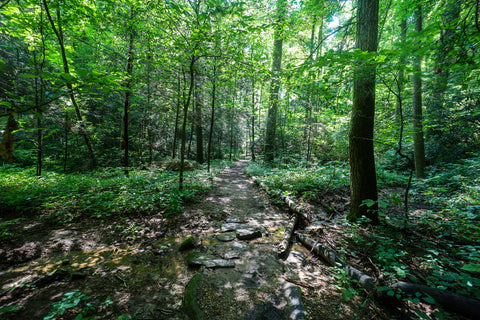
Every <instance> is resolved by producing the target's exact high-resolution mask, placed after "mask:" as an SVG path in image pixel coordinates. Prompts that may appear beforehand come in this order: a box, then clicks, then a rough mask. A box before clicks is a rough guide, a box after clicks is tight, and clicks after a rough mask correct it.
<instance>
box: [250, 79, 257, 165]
mask: <svg viewBox="0 0 480 320" xmlns="http://www.w3.org/2000/svg"><path fill="white" fill-rule="evenodd" d="M250 152H251V153H252V161H255V160H256V159H255V80H254V79H253V78H252V138H251V143H250Z"/></svg>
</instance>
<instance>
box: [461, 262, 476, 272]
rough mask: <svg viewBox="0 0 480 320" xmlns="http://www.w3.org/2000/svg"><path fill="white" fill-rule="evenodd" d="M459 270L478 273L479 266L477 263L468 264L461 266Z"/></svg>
mask: <svg viewBox="0 0 480 320" xmlns="http://www.w3.org/2000/svg"><path fill="white" fill-rule="evenodd" d="M460 269H462V270H465V271H470V272H480V264H479V263H468V264H465V265H463V266H462V267H461V268H460Z"/></svg>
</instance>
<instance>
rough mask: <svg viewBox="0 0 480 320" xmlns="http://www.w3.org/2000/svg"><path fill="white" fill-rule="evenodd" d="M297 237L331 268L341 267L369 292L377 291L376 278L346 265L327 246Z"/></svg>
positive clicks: (298, 235)
mask: <svg viewBox="0 0 480 320" xmlns="http://www.w3.org/2000/svg"><path fill="white" fill-rule="evenodd" d="M296 236H297V239H298V241H300V243H301V244H303V245H304V246H305V247H306V248H307V249H309V250H312V251H313V253H315V254H317V255H319V256H321V257H322V258H323V259H324V260H325V261H326V262H327V263H328V264H330V265H331V266H336V265H339V266H340V267H342V268H343V269H345V271H347V275H348V276H350V277H351V278H352V279H354V280H357V281H358V283H359V284H360V285H361V286H362V287H363V288H364V289H365V290H366V291H368V292H372V291H375V288H376V282H377V280H376V279H375V278H372V277H370V276H368V275H366V274H364V273H363V272H361V271H360V270H358V269H356V268H354V267H352V266H351V265H349V264H346V263H344V262H343V261H342V260H340V258H338V256H337V255H336V254H335V252H333V251H332V250H330V249H329V248H327V247H326V246H324V245H322V244H321V243H319V242H317V241H315V240H313V239H312V238H309V237H307V236H306V235H304V234H302V233H300V232H296Z"/></svg>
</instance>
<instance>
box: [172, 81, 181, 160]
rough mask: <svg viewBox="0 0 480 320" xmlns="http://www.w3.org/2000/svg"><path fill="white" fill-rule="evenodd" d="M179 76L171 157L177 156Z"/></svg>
mask: <svg viewBox="0 0 480 320" xmlns="http://www.w3.org/2000/svg"><path fill="white" fill-rule="evenodd" d="M180 81H181V79H180V76H179V77H178V87H177V88H178V93H177V107H176V109H175V127H174V129H173V147H172V159H175V157H176V156H177V140H178V123H179V122H180V105H181V101H180V91H181V85H180Z"/></svg>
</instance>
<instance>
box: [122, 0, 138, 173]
mask: <svg viewBox="0 0 480 320" xmlns="http://www.w3.org/2000/svg"><path fill="white" fill-rule="evenodd" d="M134 15H135V12H134V8H133V6H132V7H131V8H130V21H129V22H128V23H129V24H130V26H129V28H128V36H129V39H128V53H127V66H126V72H127V80H126V81H125V83H124V87H125V101H124V105H123V119H122V120H123V121H122V142H121V149H123V168H124V172H125V175H127V176H128V166H129V154H128V152H129V147H130V146H129V144H130V141H129V138H130V137H129V132H128V126H129V118H130V106H131V97H132V76H133V58H134V57H133V40H134V34H133V30H132V28H133V19H134Z"/></svg>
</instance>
